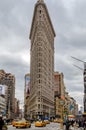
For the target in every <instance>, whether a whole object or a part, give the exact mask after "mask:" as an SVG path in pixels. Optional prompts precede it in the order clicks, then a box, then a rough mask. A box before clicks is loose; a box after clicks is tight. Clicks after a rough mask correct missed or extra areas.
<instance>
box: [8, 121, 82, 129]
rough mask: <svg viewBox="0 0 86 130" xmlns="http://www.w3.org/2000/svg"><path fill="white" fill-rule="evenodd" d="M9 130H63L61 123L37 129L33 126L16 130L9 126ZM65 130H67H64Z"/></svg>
mask: <svg viewBox="0 0 86 130" xmlns="http://www.w3.org/2000/svg"><path fill="white" fill-rule="evenodd" d="M8 130H61V129H60V124H59V123H53V122H51V123H50V124H47V125H46V127H35V126H34V124H31V128H21V129H20V128H15V127H13V126H12V125H10V126H8ZM64 130H65V129H64ZM71 130H83V129H81V128H77V129H75V128H73V129H71Z"/></svg>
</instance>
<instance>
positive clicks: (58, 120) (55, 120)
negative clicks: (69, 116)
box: [53, 119, 63, 123]
mask: <svg viewBox="0 0 86 130" xmlns="http://www.w3.org/2000/svg"><path fill="white" fill-rule="evenodd" d="M53 122H54V123H62V122H63V120H62V119H54V121H53Z"/></svg>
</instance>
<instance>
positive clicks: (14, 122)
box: [12, 119, 19, 127]
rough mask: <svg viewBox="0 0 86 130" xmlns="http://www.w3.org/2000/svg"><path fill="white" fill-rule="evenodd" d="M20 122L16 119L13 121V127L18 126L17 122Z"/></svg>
mask: <svg viewBox="0 0 86 130" xmlns="http://www.w3.org/2000/svg"><path fill="white" fill-rule="evenodd" d="M18 121H19V120H18V119H14V120H13V121H12V126H13V127H15V124H16V122H18Z"/></svg>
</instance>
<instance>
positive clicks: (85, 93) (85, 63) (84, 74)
mask: <svg viewBox="0 0 86 130" xmlns="http://www.w3.org/2000/svg"><path fill="white" fill-rule="evenodd" d="M71 57H72V56H71ZM72 58H73V59H75V60H77V61H79V62H82V63H83V64H84V68H83V69H82V68H81V67H79V66H77V65H74V66H75V67H77V68H78V69H80V70H83V79H84V80H83V81H84V113H86V61H82V60H80V59H78V58H75V57H72Z"/></svg>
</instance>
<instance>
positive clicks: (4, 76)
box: [0, 70, 15, 118]
mask: <svg viewBox="0 0 86 130" xmlns="http://www.w3.org/2000/svg"><path fill="white" fill-rule="evenodd" d="M0 84H1V85H6V86H7V91H6V92H5V95H6V97H5V98H6V116H7V118H14V116H15V115H14V104H15V103H14V100H15V76H14V75H12V74H11V73H6V72H5V71H4V70H0Z"/></svg>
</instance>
